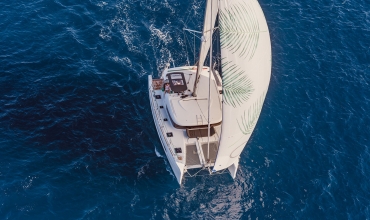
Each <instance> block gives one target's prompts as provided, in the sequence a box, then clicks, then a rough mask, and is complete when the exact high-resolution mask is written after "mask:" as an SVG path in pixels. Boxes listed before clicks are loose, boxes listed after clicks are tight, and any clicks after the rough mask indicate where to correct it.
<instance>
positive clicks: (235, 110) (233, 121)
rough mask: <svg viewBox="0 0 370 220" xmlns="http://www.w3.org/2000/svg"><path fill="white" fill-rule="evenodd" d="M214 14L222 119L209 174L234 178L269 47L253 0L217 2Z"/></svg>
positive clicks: (254, 115)
mask: <svg viewBox="0 0 370 220" xmlns="http://www.w3.org/2000/svg"><path fill="white" fill-rule="evenodd" d="M216 2H217V1H216ZM218 13H219V29H220V43H221V68H222V86H223V105H222V117H223V118H222V131H221V136H220V143H219V150H218V153H217V159H216V162H215V166H214V168H213V170H214V171H218V170H222V169H225V168H229V170H232V171H233V172H234V174H232V175H233V177H235V172H236V168H237V166H238V162H239V156H240V154H241V152H242V150H243V149H244V147H245V145H246V143H247V142H248V140H249V138H250V136H251V134H252V131H253V129H254V127H255V126H256V123H257V120H258V117H259V115H260V112H261V109H262V105H263V102H264V99H265V96H266V93H267V89H268V85H269V82H270V75H271V43H270V36H269V31H268V27H267V23H266V19H265V17H264V14H263V12H262V9H261V7H260V5H259V3H258V2H257V1H256V0H232V1H230V0H220V1H219V12H218ZM232 165H234V168H232V167H230V166H232ZM230 168H231V169H230Z"/></svg>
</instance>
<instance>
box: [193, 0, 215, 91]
mask: <svg viewBox="0 0 370 220" xmlns="http://www.w3.org/2000/svg"><path fill="white" fill-rule="evenodd" d="M217 12H218V0H208V1H207V7H206V12H205V16H204V23H203V32H202V42H201V46H200V54H199V60H198V68H197V73H196V75H197V76H199V73H200V72H201V71H202V69H203V65H204V61H205V59H206V57H207V54H208V51H209V48H210V46H211V41H210V35H211V34H213V32H214V27H215V22H216V18H217ZM195 86H196V85H195ZM195 90H196V89H195Z"/></svg>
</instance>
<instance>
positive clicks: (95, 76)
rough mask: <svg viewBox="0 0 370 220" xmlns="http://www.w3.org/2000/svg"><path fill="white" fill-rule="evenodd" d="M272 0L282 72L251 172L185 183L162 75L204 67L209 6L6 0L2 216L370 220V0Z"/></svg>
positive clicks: (0, 127) (265, 2)
mask: <svg viewBox="0 0 370 220" xmlns="http://www.w3.org/2000/svg"><path fill="white" fill-rule="evenodd" d="M78 2H81V3H78ZM260 4H261V6H262V8H263V10H264V13H265V15H266V19H267V22H268V25H269V28H270V34H271V41H272V53H273V65H272V77H271V84H270V89H269V92H268V94H267V98H266V101H265V105H264V108H263V110H262V114H261V117H260V120H259V122H258V124H257V127H256V130H255V131H254V133H253V135H252V138H251V140H250V142H249V143H248V147H247V148H245V150H244V151H243V153H242V155H241V156H242V157H241V161H240V167H239V170H238V173H237V177H236V179H235V180H232V179H231V177H230V176H229V175H227V174H226V175H218V176H212V177H196V178H187V179H185V181H184V182H183V185H182V186H181V187H179V186H178V184H177V182H176V179H175V177H174V176H173V175H172V174H171V169H170V166H169V164H168V162H167V161H166V159H165V157H164V152H163V149H162V147H161V144H160V141H159V139H158V136H157V133H156V130H155V127H154V124H153V120H152V115H151V112H150V106H149V100H148V97H147V96H148V92H147V76H148V75H150V74H154V75H155V76H158V73H159V72H160V70H161V69H162V68H163V66H164V65H165V63H166V62H167V61H168V60H169V51H171V54H172V57H173V58H174V60H175V64H176V65H183V64H186V62H187V61H188V60H190V62H191V63H192V62H193V60H194V56H193V51H192V47H191V46H190V44H189V41H192V38H191V35H190V38H189V39H188V41H184V33H183V31H182V28H184V27H185V26H186V27H189V28H193V29H197V30H200V29H201V23H202V20H203V18H202V17H203V10H204V9H203V7H204V2H203V1H199V0H165V1H164V0H148V1H139V0H115V1H112V0H106V1H99V0H88V1H71V0H38V1H26V0H17V1H11V0H3V1H1V2H0V18H1V19H0V42H1V43H0V219H257V218H258V219H370V138H369V137H370V116H369V114H370V86H369V83H370V40H369V39H370V2H369V1H365V0H329V1H324V0H318V1H305V0H302V1H291V0H282V1H273V0H260ZM188 37H189V35H188Z"/></svg>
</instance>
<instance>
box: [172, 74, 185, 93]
mask: <svg viewBox="0 0 370 220" xmlns="http://www.w3.org/2000/svg"><path fill="white" fill-rule="evenodd" d="M167 77H168V80H169V83H170V86H171V90H172V91H174V92H183V91H185V90H187V89H188V87H187V86H186V81H185V77H184V74H183V73H181V72H175V73H169V74H167Z"/></svg>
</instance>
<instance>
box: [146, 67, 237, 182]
mask: <svg viewBox="0 0 370 220" xmlns="http://www.w3.org/2000/svg"><path fill="white" fill-rule="evenodd" d="M193 69H194V67H179V68H173V69H169V70H167V69H166V70H165V71H164V74H163V76H162V77H164V76H165V74H166V73H167V71H168V72H171V71H176V70H181V71H183V72H185V73H186V71H190V72H195V71H194V70H193ZM204 69H205V70H206V71H205V73H208V68H204ZM212 79H214V77H213V76H212ZM189 81H190V80H189ZM188 85H191V82H189V83H188ZM215 86H216V84H215ZM220 88H221V87H220ZM190 89H191V88H190ZM203 89H207V90H208V88H203ZM148 90H149V100H150V106H151V110H152V114H153V119H154V122H155V127H156V129H157V133H158V136H159V139H160V141H161V143H162V146H163V149H164V152H165V153H166V156H167V159H168V161H169V163H170V165H171V168H172V171H173V173H174V174H175V176H176V179H177V181H178V183H179V184H181V182H182V179H183V176H184V173H186V172H187V170H189V169H196V168H198V169H199V168H205V169H207V170H209V171H211V169H208V167H209V168H211V167H213V166H214V161H215V159H216V155H217V146H218V142H219V137H220V133H221V125H215V126H213V128H214V130H215V134H214V135H211V137H210V140H209V141H210V143H211V145H210V151H208V145H207V143H208V137H198V138H190V137H189V136H188V135H187V133H186V129H185V128H184V129H181V128H180V129H179V128H175V127H174V125H173V124H172V123H173V121H172V119H170V115H169V112H168V110H167V105H169V104H168V103H167V105H166V103H165V102H166V99H165V97H166V96H170V94H165V93H164V91H162V89H154V87H153V79H152V76H151V75H150V76H149V77H148ZM215 91H217V88H215ZM156 95H157V96H160V97H161V98H159V99H157V98H156V97H155V96H156ZM171 96H174V97H173V98H176V96H178V95H177V94H171ZM217 96H219V98H220V99H221V95H219V93H218V91H217ZM167 99H168V97H167ZM188 99H189V100H191V99H193V98H192V97H189V98H188ZM199 99H201V98H199ZM182 100H184V99H181V100H180V101H182ZM180 101H179V102H180ZM216 104H217V103H216ZM216 104H215V105H216ZM219 104H221V101H220V103H219ZM219 104H217V105H219ZM171 105H172V104H171ZM217 105H216V106H217ZM161 106H162V107H161ZM175 108H176V107H175ZM192 109H193V108H192ZM185 116H187V117H188V115H185ZM185 118H186V117H185ZM165 119H166V120H165ZM198 119H199V118H198ZM203 120H204V119H203ZM198 123H200V122H198ZM204 123H206V120H204V121H203V124H204ZM167 133H172V135H173V137H168V136H167ZM176 149H177V150H178V149H181V153H178V152H176ZM178 151H179V150H178ZM207 155H208V157H207ZM238 162H239V158H236V160H235V164H233V165H232V166H230V168H229V169H228V170H229V171H230V174H231V176H232V177H233V178H235V175H236V171H237V168H238Z"/></svg>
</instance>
